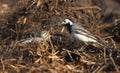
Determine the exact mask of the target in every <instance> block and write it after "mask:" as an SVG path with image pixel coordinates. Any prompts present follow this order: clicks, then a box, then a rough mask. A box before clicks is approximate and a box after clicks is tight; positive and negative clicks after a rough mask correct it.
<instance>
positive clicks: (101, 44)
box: [97, 42, 112, 53]
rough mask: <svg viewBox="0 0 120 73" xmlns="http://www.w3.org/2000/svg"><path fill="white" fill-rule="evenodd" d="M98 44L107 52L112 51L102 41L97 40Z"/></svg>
mask: <svg viewBox="0 0 120 73" xmlns="http://www.w3.org/2000/svg"><path fill="white" fill-rule="evenodd" d="M97 43H98V44H99V45H100V46H102V47H104V48H105V49H106V50H107V51H108V52H109V53H110V52H112V49H111V48H110V47H108V46H106V45H104V44H103V43H100V42H97Z"/></svg>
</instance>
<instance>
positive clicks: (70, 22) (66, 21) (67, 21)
mask: <svg viewBox="0 0 120 73" xmlns="http://www.w3.org/2000/svg"><path fill="white" fill-rule="evenodd" d="M68 23H69V24H70V25H73V22H72V21H71V20H69V19H65V20H64V21H63V22H62V24H63V25H65V24H68Z"/></svg>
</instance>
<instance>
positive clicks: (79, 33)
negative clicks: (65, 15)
mask: <svg viewBox="0 0 120 73" xmlns="http://www.w3.org/2000/svg"><path fill="white" fill-rule="evenodd" d="M62 25H64V26H66V27H67V28H68V31H69V33H70V35H71V36H72V37H74V38H75V39H77V40H80V41H83V42H84V43H97V44H98V45H100V46H102V47H104V48H108V46H106V45H104V44H103V42H102V41H100V40H99V39H98V38H96V37H95V36H94V35H93V34H91V33H90V32H89V31H88V30H86V29H84V28H83V27H81V26H79V25H77V24H75V23H73V22H72V21H71V19H65V20H64V21H63V22H62ZM108 49H109V48H108Z"/></svg>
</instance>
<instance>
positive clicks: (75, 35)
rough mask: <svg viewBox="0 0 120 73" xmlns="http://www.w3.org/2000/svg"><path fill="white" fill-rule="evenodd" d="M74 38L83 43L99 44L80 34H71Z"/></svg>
mask: <svg viewBox="0 0 120 73" xmlns="http://www.w3.org/2000/svg"><path fill="white" fill-rule="evenodd" d="M71 35H72V36H73V37H74V38H76V39H78V40H80V41H83V42H97V41H96V40H94V39H92V38H89V37H87V36H84V35H80V34H71Z"/></svg>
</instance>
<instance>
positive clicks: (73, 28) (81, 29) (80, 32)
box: [72, 24, 97, 40]
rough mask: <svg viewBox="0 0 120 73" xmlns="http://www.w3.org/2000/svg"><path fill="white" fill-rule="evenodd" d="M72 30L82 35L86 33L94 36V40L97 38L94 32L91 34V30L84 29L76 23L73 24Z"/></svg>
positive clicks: (90, 36)
mask: <svg viewBox="0 0 120 73" xmlns="http://www.w3.org/2000/svg"><path fill="white" fill-rule="evenodd" d="M72 30H73V31H74V32H75V33H77V34H81V35H85V36H87V37H89V38H92V39H94V40H97V38H96V37H94V35H93V34H91V33H90V32H89V31H87V30H86V29H84V28H83V27H80V26H79V25H77V24H75V25H73V26H72Z"/></svg>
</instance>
